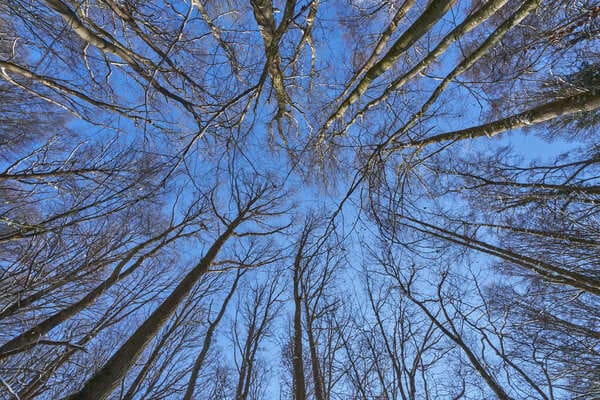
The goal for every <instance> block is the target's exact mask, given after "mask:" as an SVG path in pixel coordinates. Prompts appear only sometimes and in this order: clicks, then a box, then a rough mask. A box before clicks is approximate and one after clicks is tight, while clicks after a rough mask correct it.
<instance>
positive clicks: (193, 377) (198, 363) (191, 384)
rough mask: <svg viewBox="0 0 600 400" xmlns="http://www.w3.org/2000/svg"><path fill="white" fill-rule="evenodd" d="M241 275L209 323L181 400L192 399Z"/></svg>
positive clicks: (238, 275) (239, 274)
mask: <svg viewBox="0 0 600 400" xmlns="http://www.w3.org/2000/svg"><path fill="white" fill-rule="evenodd" d="M242 274H243V273H242V272H238V274H237V276H236V277H235V280H234V281H233V285H232V286H231V290H230V291H229V293H227V297H225V300H224V301H223V304H222V305H221V309H220V310H219V313H218V314H217V317H216V318H215V320H214V321H213V322H211V323H210V325H209V327H208V330H207V331H206V335H205V336H204V342H203V343H202V349H201V350H200V353H198V357H196V360H195V361H194V366H193V368H192V372H191V374H190V379H189V381H188V384H187V388H186V390H185V394H184V396H183V400H191V399H192V396H193V394H194V388H195V387H196V381H197V380H198V374H199V373H200V369H201V368H202V365H203V364H204V360H205V359H206V355H207V354H208V350H209V348H210V345H211V343H212V338H213V335H214V333H215V330H216V329H217V326H218V325H219V322H220V321H221V319H222V318H223V315H225V311H226V309H227V305H228V304H229V301H230V300H231V298H232V297H233V294H234V292H235V290H236V288H237V284H238V282H239V280H240V277H241V276H242Z"/></svg>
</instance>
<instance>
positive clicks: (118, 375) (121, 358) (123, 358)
mask: <svg viewBox="0 0 600 400" xmlns="http://www.w3.org/2000/svg"><path fill="white" fill-rule="evenodd" d="M242 221H243V215H241V214H240V215H239V216H238V217H237V218H236V219H235V220H233V221H232V222H231V223H230V224H229V226H227V229H226V230H225V231H224V232H223V233H222V234H221V235H220V236H219V237H218V238H217V240H216V241H215V242H214V243H213V245H212V246H211V247H210V248H209V249H208V251H207V252H206V255H205V256H204V257H203V258H202V260H200V262H199V263H198V264H197V265H196V266H195V267H194V268H193V269H192V270H191V271H190V272H189V273H188V274H187V275H186V276H185V278H183V280H182V281H181V282H180V283H179V285H177V287H176V288H175V289H174V290H173V292H171V294H170V295H169V296H168V297H167V298H166V299H165V300H164V301H163V302H162V304H161V305H160V306H158V308H157V309H156V310H155V311H154V312H153V313H152V314H151V315H150V317H148V319H146V321H144V323H143V324H142V325H141V326H140V327H139V328H138V329H137V330H136V331H135V333H134V334H133V335H131V337H130V338H129V339H128V340H127V341H126V342H125V343H124V344H123V345H122V346H121V347H120V348H119V349H118V350H117V352H116V353H115V354H114V355H113V356H112V357H111V358H110V360H108V362H107V363H106V364H105V365H104V367H102V368H101V369H100V370H99V371H97V372H96V373H95V374H94V375H93V376H92V377H91V378H90V379H89V380H88V381H87V383H86V384H85V386H84V387H83V388H82V389H81V390H80V391H79V392H77V393H75V394H72V395H70V396H67V397H66V398H64V399H65V400H84V399H85V400H96V399H99V400H103V399H106V398H108V396H109V395H110V393H111V392H112V391H113V390H114V389H115V388H116V387H117V385H118V384H119V383H120V382H121V380H122V379H123V378H124V377H125V376H126V375H127V371H128V370H129V369H130V368H131V366H132V365H133V363H134V362H135V361H136V360H137V359H138V358H139V356H140V355H141V353H142V352H143V351H144V349H145V347H146V346H147V345H148V343H149V342H150V340H151V339H152V338H153V337H154V336H155V335H156V334H157V333H158V331H159V330H160V328H161V327H162V326H163V325H164V324H165V322H166V321H167V320H168V319H169V317H170V316H171V315H172V314H173V313H174V312H175V310H176V309H177V307H178V306H179V304H180V303H181V302H182V301H183V299H185V298H186V296H187V295H188V294H189V292H190V290H192V288H193V287H194V285H195V284H196V282H198V280H199V279H200V277H201V276H202V275H203V274H204V273H206V271H208V268H209V267H210V265H211V263H212V262H213V261H214V259H215V257H216V256H217V254H218V253H219V251H220V250H221V248H222V247H223V245H224V244H225V242H226V241H227V239H229V237H230V236H231V235H232V234H233V231H234V229H235V228H236V227H237V226H238V225H239V224H240V223H241V222H242Z"/></svg>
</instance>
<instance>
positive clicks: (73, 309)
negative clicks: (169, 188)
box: [0, 227, 177, 359]
mask: <svg viewBox="0 0 600 400" xmlns="http://www.w3.org/2000/svg"><path fill="white" fill-rule="evenodd" d="M175 228H177V227H172V228H170V229H168V230H166V231H164V232H163V233H161V234H160V235H159V236H156V237H153V238H151V239H149V240H147V241H145V242H143V243H140V244H139V245H137V246H136V247H134V248H133V249H132V250H131V251H130V252H129V254H128V255H127V256H126V257H125V258H124V259H123V260H122V261H121V262H120V263H119V264H118V265H117V266H116V267H115V269H114V270H113V272H112V274H111V275H110V276H109V277H108V278H107V279H105V280H104V281H103V282H102V283H101V284H99V285H98V286H96V287H95V288H94V289H93V290H92V291H91V292H89V293H88V294H87V295H86V296H84V297H83V298H82V299H81V300H79V301H77V302H76V303H74V304H72V305H70V306H68V307H67V308H64V309H62V310H61V311H59V312H58V313H56V314H54V315H52V316H51V317H49V318H47V319H45V320H44V321H42V322H40V323H39V324H37V325H36V326H34V327H33V328H31V329H29V330H28V331H26V332H24V333H22V334H20V335H19V336H17V337H15V338H14V339H12V340H9V341H8V342H6V343H5V344H3V345H2V346H0V359H2V358H5V357H7V356H10V355H12V354H15V353H19V352H22V351H26V350H28V349H30V348H31V347H33V346H35V345H36V343H37V342H38V340H40V338H41V337H42V336H44V335H45V334H46V333H48V332H50V331H51V330H52V329H54V328H56V327H57V326H58V325H60V324H61V323H63V322H64V321H66V320H68V319H69V318H71V317H72V316H74V315H75V314H77V313H78V312H80V311H81V310H83V309H85V308H86V307H88V306H90V305H91V304H93V303H94V302H95V301H96V300H97V299H98V298H99V297H100V296H101V295H102V294H103V293H104V292H106V291H107V290H108V289H109V288H110V287H111V286H112V285H114V284H115V283H117V282H119V281H120V280H122V279H124V278H126V277H127V276H129V275H130V274H131V273H133V272H134V271H135V270H136V269H137V268H139V267H140V266H141V265H142V263H143V261H144V260H145V259H147V258H148V257H150V256H152V255H154V254H156V252H157V251H158V250H160V249H161V248H162V247H163V246H164V245H166V244H167V243H169V242H170V241H172V240H174V238H171V239H170V240H167V241H163V242H161V243H160V244H159V245H157V246H156V247H154V248H153V249H152V250H151V251H150V252H148V253H146V254H144V255H143V256H141V257H139V258H138V259H137V260H136V261H135V263H134V264H133V265H131V266H130V267H129V269H127V271H125V272H123V273H121V270H122V269H123V268H124V267H125V266H126V265H127V263H128V262H129V261H131V259H132V258H133V257H135V255H136V254H137V253H138V252H140V251H141V250H142V249H143V248H144V247H146V246H148V245H149V244H151V243H152V242H155V241H157V240H161V239H164V238H165V237H166V236H167V235H168V234H169V233H170V232H172V231H173V230H174V229H175Z"/></svg>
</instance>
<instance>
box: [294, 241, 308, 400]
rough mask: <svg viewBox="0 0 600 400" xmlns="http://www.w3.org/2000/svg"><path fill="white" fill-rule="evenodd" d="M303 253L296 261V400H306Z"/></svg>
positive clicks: (297, 255)
mask: <svg viewBox="0 0 600 400" xmlns="http://www.w3.org/2000/svg"><path fill="white" fill-rule="evenodd" d="M301 251H302V247H300V249H299V251H298V253H297V254H296V258H295V260H294V347H293V351H292V368H293V374H294V400H305V399H306V383H305V382H304V362H303V360H302V352H303V351H302V298H301V293H300V278H301V277H300V273H301V271H300V268H301V265H300V261H301Z"/></svg>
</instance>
